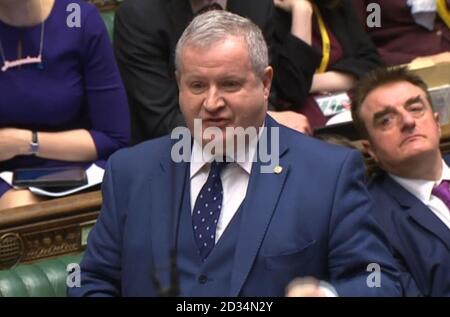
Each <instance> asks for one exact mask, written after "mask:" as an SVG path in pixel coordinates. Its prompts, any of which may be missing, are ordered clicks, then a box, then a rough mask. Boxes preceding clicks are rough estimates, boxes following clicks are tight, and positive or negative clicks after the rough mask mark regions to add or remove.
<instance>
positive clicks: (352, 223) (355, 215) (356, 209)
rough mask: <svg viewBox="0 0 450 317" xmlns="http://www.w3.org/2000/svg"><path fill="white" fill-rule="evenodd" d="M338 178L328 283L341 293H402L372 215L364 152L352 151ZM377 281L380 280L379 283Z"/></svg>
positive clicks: (399, 294) (367, 294) (391, 260)
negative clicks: (365, 179)
mask: <svg viewBox="0 0 450 317" xmlns="http://www.w3.org/2000/svg"><path fill="white" fill-rule="evenodd" d="M336 177H337V178H336V184H335V189H334V200H333V202H332V213H331V219H330V223H329V228H330V229H329V243H328V246H329V254H328V267H329V272H330V276H329V278H330V280H329V281H328V282H329V283H330V284H331V285H332V286H334V287H335V288H336V291H337V294H338V295H339V296H349V295H352V294H359V295H360V296H395V295H397V296H401V293H402V290H401V286H400V282H399V271H398V267H397V263H396V261H395V260H394V257H393V256H392V254H391V253H390V250H389V247H388V245H387V240H386V238H385V236H384V235H383V233H382V231H381V229H380V227H379V226H378V224H377V223H376V222H375V220H374V219H373V216H372V215H373V208H374V206H373V203H372V200H371V198H370V196H369V193H368V191H367V189H366V187H365V185H364V163H363V159H362V156H361V154H360V153H358V152H356V151H354V150H351V151H349V153H348V154H347V155H346V157H345V159H344V160H343V162H342V165H341V168H340V171H339V173H338V174H337V176H336ZM377 268H380V271H379V272H377V271H376V269H377ZM377 274H379V275H378V278H377ZM377 281H381V282H380V284H379V285H378V284H377Z"/></svg>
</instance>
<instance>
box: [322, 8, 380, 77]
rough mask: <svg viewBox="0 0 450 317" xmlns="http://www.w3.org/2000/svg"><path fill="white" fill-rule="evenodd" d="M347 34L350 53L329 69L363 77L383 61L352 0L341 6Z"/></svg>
mask: <svg viewBox="0 0 450 317" xmlns="http://www.w3.org/2000/svg"><path fill="white" fill-rule="evenodd" d="M341 10H342V18H343V19H344V22H345V28H346V32H345V33H346V34H347V37H348V39H349V40H350V42H349V43H350V44H351V47H350V48H349V51H350V52H351V53H350V54H348V55H346V56H345V57H344V58H343V59H341V60H340V61H337V62H336V63H335V64H334V65H333V66H332V67H330V69H329V70H332V71H338V72H344V73H349V74H352V75H353V76H355V77H356V78H357V79H361V77H363V76H364V75H365V74H366V73H367V72H369V71H371V70H373V69H375V68H377V67H379V66H381V65H382V64H383V63H382V61H381V58H380V56H379V54H378V51H377V49H376V47H375V45H374V44H373V43H372V40H371V38H370V36H369V35H368V34H367V33H366V32H365V30H364V28H363V27H362V26H361V22H360V19H359V17H358V15H357V13H356V12H355V9H354V7H353V3H352V2H351V1H344V3H343V4H342V7H341Z"/></svg>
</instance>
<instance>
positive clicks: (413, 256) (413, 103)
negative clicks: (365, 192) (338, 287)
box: [352, 69, 450, 296]
mask: <svg viewBox="0 0 450 317" xmlns="http://www.w3.org/2000/svg"><path fill="white" fill-rule="evenodd" d="M352 112H353V113H352V114H353V120H354V122H355V124H356V126H357V127H358V128H359V130H360V132H361V133H362V135H364V137H365V138H367V141H364V145H365V147H366V149H367V150H368V152H369V153H370V155H371V156H372V157H373V158H374V160H375V161H376V162H377V163H378V165H379V166H380V167H381V169H382V170H383V172H381V173H379V174H378V175H377V176H376V177H375V178H374V179H373V180H372V181H371V183H370V186H369V188H370V191H371V193H372V194H373V199H374V201H375V203H376V206H377V207H376V208H375V211H376V213H375V216H376V219H377V220H378V222H379V224H380V226H381V228H383V229H384V231H385V234H386V235H387V237H388V240H389V241H390V243H391V244H392V248H393V252H394V253H395V254H396V255H397V256H398V257H399V259H400V261H401V262H402V264H403V266H405V267H406V271H405V273H404V274H402V281H403V284H404V288H405V289H406V294H407V295H410V296H418V295H419V296H420V295H423V296H450V212H449V207H450V190H449V181H450V168H449V166H448V163H449V160H448V158H446V159H443V158H442V154H441V152H440V149H439V140H440V135H441V130H440V126H439V120H438V113H436V112H434V110H433V108H432V105H431V99H430V96H429V94H428V92H427V87H426V84H425V83H424V82H423V81H422V80H421V79H420V78H419V77H417V76H415V75H413V74H411V73H408V72H407V71H406V70H404V69H396V70H385V69H381V70H379V71H376V72H373V73H371V74H370V75H369V76H367V78H366V79H365V80H363V81H362V82H361V83H360V84H359V86H358V87H357V89H356V92H355V95H354V100H353V104H352ZM411 276H412V279H411Z"/></svg>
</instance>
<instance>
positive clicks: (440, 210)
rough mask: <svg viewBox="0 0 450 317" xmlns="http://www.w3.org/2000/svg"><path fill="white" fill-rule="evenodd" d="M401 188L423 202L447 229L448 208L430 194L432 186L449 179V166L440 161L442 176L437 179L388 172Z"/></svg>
mask: <svg viewBox="0 0 450 317" xmlns="http://www.w3.org/2000/svg"><path fill="white" fill-rule="evenodd" d="M389 175H390V176H391V177H392V178H393V179H394V180H395V181H396V182H397V183H399V184H400V185H401V186H402V187H403V188H405V189H406V190H407V191H409V192H410V193H411V194H413V195H414V196H415V197H417V199H419V200H420V201H421V202H423V203H424V204H425V205H426V206H427V207H428V208H429V209H430V210H431V211H432V212H433V213H434V214H435V215H436V216H437V217H438V218H439V219H440V220H441V221H442V222H443V223H444V224H445V225H446V226H447V227H448V228H449V229H450V210H449V209H448V208H447V206H446V205H445V204H444V202H443V201H442V200H441V199H439V198H438V197H436V196H434V195H432V193H431V192H432V191H433V188H434V187H435V186H438V185H439V184H440V183H441V181H442V180H448V181H450V168H449V167H448V166H447V164H445V162H444V161H442V176H441V178H440V179H439V180H438V181H428V180H422V179H408V178H403V177H398V176H395V175H392V174H389Z"/></svg>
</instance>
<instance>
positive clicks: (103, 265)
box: [68, 156, 125, 297]
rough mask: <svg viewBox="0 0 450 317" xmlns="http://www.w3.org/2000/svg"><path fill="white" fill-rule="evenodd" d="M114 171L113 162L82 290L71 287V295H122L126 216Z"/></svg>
mask: <svg viewBox="0 0 450 317" xmlns="http://www.w3.org/2000/svg"><path fill="white" fill-rule="evenodd" d="M112 158H114V156H113V157H112ZM113 169H114V167H113V163H112V162H111V160H110V161H108V165H107V167H106V174H105V177H104V179H103V184H102V193H103V205H102V209H101V212H100V216H99V218H98V220H97V222H96V224H95V226H94V228H93V229H92V231H91V233H90V234H89V239H88V248H87V250H86V252H85V254H84V257H83V260H82V261H81V264H80V268H81V287H79V288H77V287H73V288H69V289H68V295H69V296H72V297H79V296H120V295H121V287H120V275H121V248H120V246H121V245H122V242H121V241H122V227H121V224H122V223H123V221H124V217H125V216H124V215H122V214H120V211H119V208H118V206H117V203H116V198H115V194H114V180H113V175H112V174H113Z"/></svg>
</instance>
